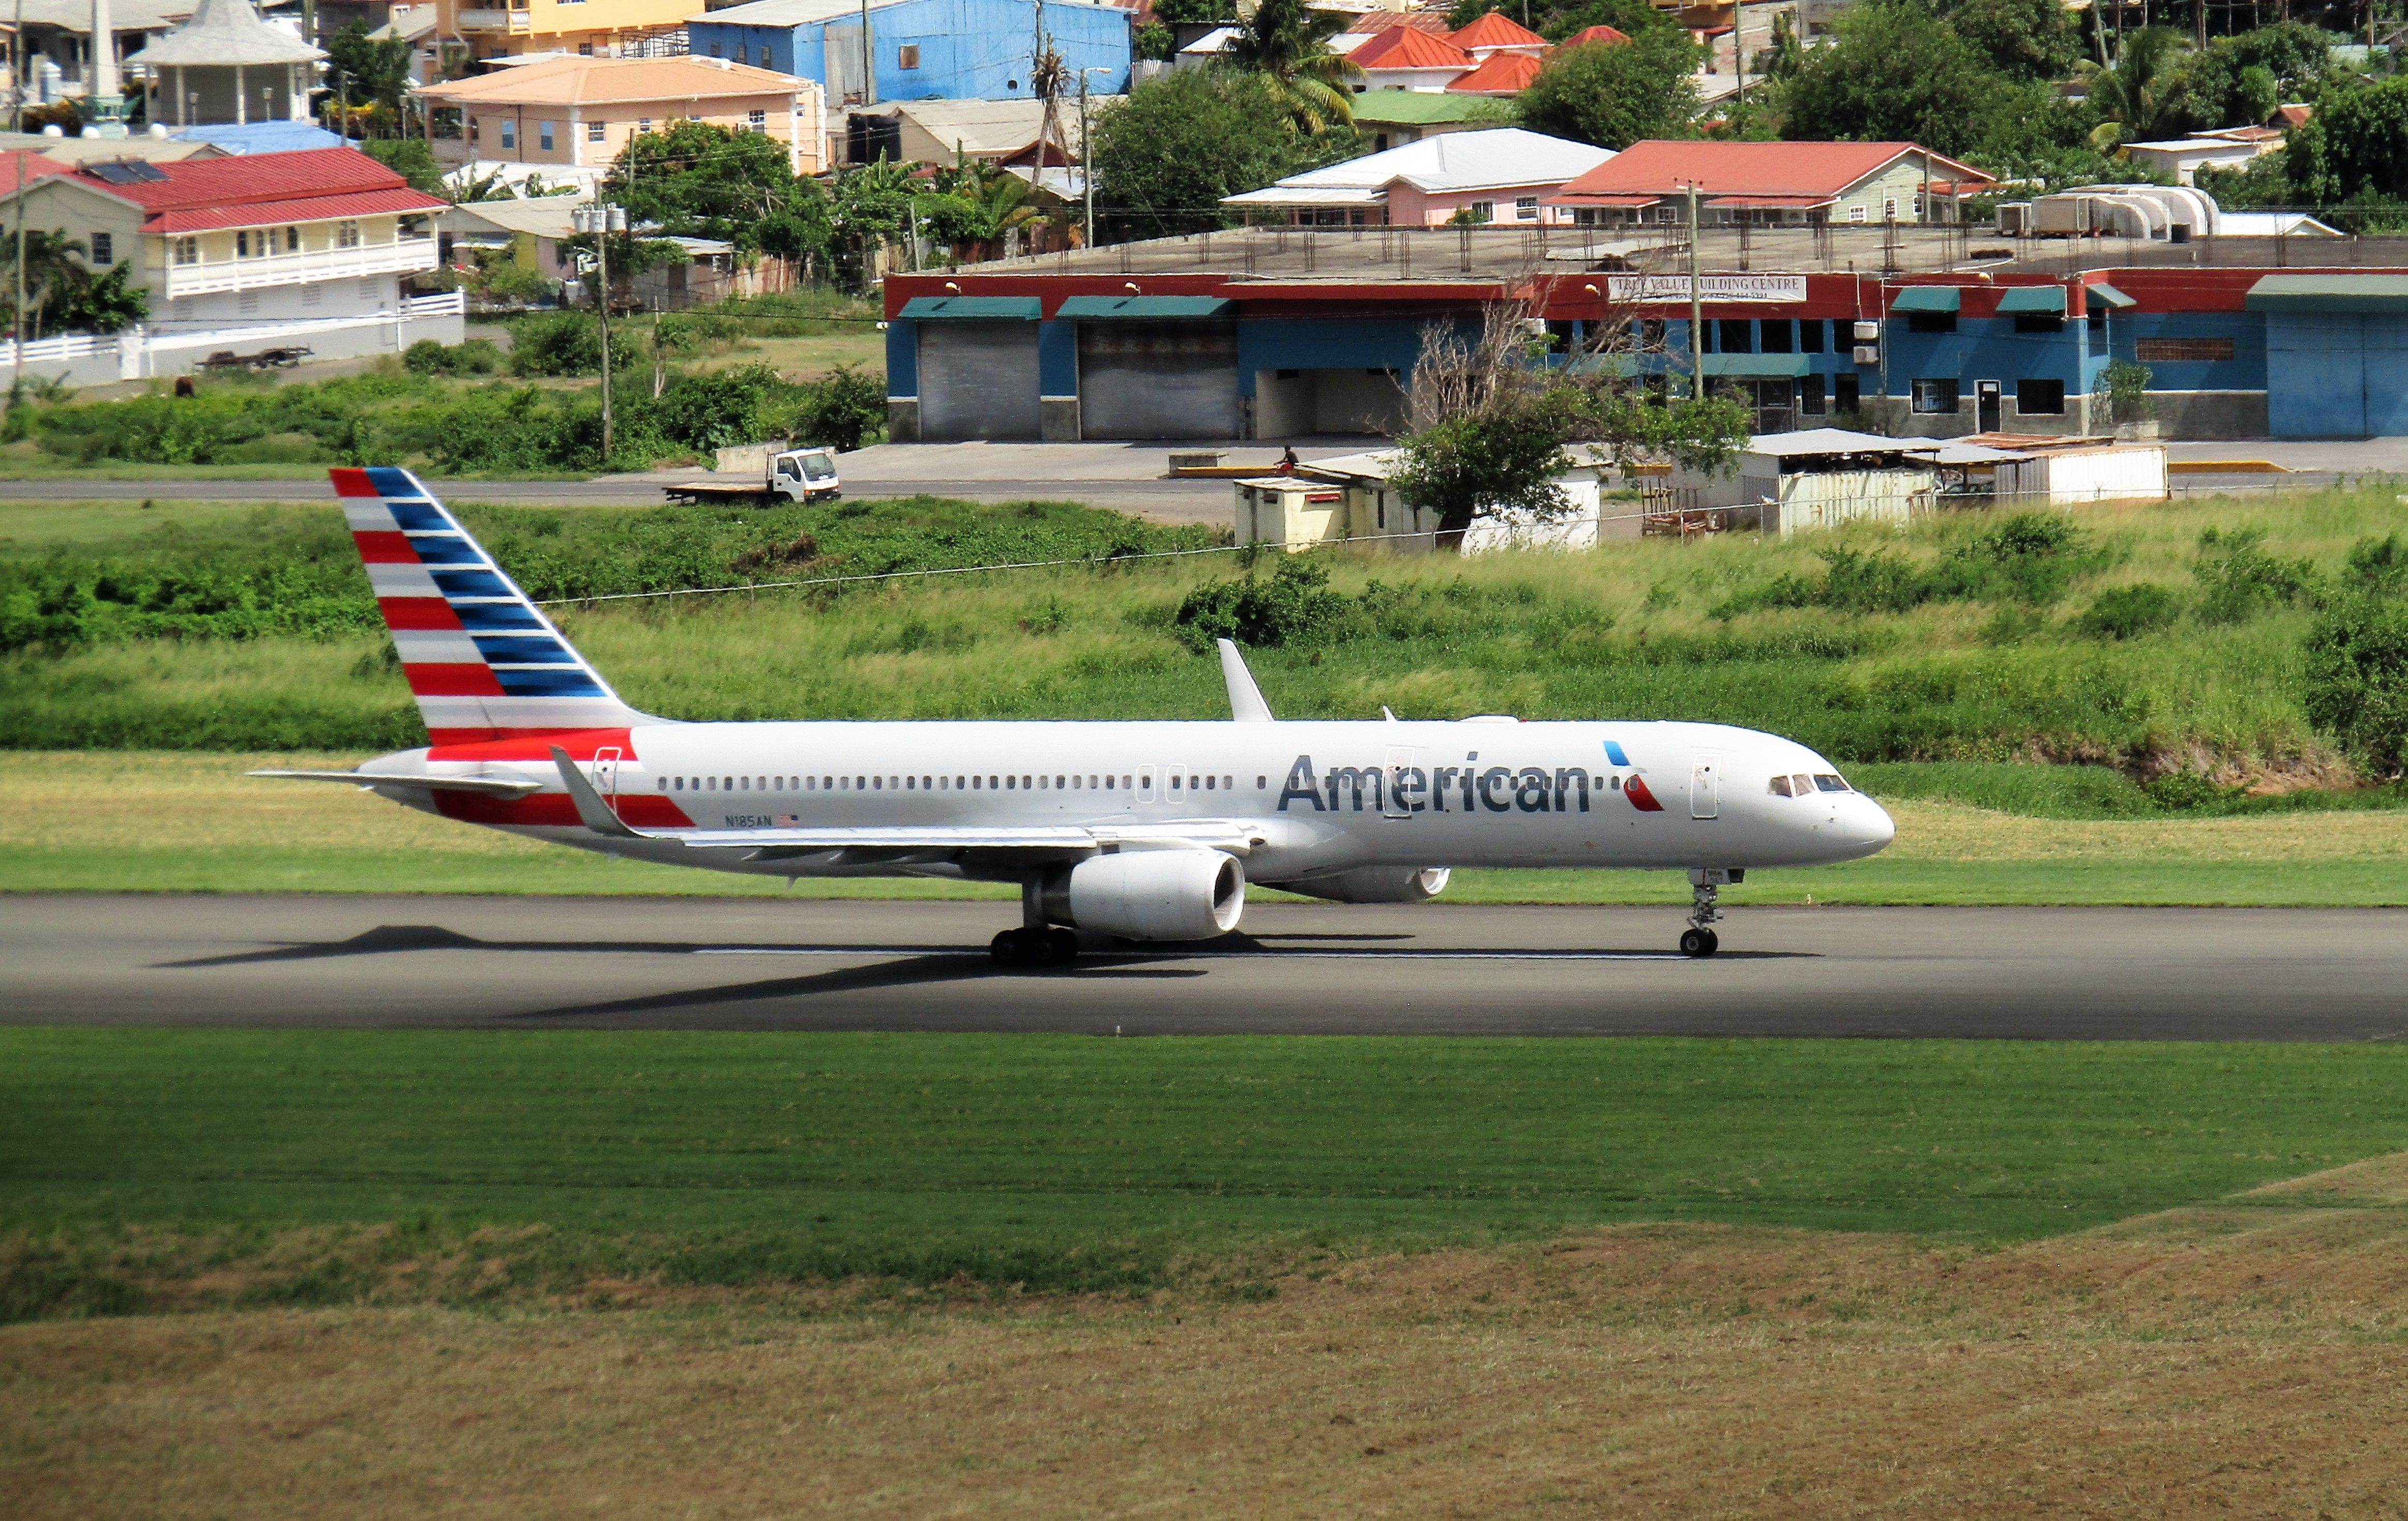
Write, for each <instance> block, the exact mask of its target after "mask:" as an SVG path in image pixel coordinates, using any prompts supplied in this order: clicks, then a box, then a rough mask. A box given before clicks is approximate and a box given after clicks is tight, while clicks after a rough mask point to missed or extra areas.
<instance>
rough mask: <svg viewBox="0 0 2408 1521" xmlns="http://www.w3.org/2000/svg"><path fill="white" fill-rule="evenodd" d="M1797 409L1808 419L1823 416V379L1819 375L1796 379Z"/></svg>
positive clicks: (1801, 376) (1802, 376) (1803, 376)
mask: <svg viewBox="0 0 2408 1521" xmlns="http://www.w3.org/2000/svg"><path fill="white" fill-rule="evenodd" d="M1798 409H1799V411H1801V412H1803V413H1805V414H1806V415H1807V416H1808V417H1820V416H1822V415H1823V412H1824V403H1823V377H1821V376H1820V375H1800V376H1799V377H1798Z"/></svg>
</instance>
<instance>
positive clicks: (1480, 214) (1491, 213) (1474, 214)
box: [1464, 201, 1497, 222]
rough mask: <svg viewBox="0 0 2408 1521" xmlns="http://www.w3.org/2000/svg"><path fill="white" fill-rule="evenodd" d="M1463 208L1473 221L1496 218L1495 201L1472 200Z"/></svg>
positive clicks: (1491, 220) (1490, 220)
mask: <svg viewBox="0 0 2408 1521" xmlns="http://www.w3.org/2000/svg"><path fill="white" fill-rule="evenodd" d="M1464 209H1465V210H1466V211H1468V212H1469V213H1470V214H1471V220H1472V221H1474V222H1494V221H1496V220H1497V203H1496V202H1495V201H1474V202H1472V203H1471V204H1470V205H1469V206H1467V207H1465V208H1464Z"/></svg>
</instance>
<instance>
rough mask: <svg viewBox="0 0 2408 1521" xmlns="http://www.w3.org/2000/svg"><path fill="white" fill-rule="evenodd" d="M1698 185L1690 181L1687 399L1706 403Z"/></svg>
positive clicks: (1704, 308) (1703, 287) (1704, 319)
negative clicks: (1688, 377) (1691, 370)
mask: <svg viewBox="0 0 2408 1521" xmlns="http://www.w3.org/2000/svg"><path fill="white" fill-rule="evenodd" d="M1698 230H1699V229H1698V182H1697V181H1696V180H1694V179H1692V180H1690V181H1689V363H1690V366H1691V368H1692V369H1693V370H1694V371H1695V372H1696V373H1695V374H1693V375H1692V376H1691V377H1690V381H1689V399H1690V400H1692V401H1703V400H1705V399H1706V296H1705V284H1706V280H1705V276H1704V275H1703V274H1702V273H1700V272H1699V265H1698V260H1699V252H1698V242H1699V237H1698Z"/></svg>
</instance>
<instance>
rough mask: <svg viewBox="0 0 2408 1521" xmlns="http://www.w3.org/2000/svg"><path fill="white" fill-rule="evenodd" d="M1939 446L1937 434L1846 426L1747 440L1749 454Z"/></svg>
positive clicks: (1919, 450)
mask: <svg viewBox="0 0 2408 1521" xmlns="http://www.w3.org/2000/svg"><path fill="white" fill-rule="evenodd" d="M1706 357H1707V358H1709V359H1712V358H1713V355H1712V354H1708V355H1707V356H1706ZM1940 448H1941V444H1940V440H1939V439H1937V438H1884V437H1882V436H1881V435H1880V434H1878V433H1851V432H1849V431H1848V430H1847V429H1845V428H1800V429H1799V430H1798V431H1796V432H1794V433H1759V434H1757V435H1756V437H1754V438H1750V439H1748V441H1747V452H1749V453H1751V454H1785V455H1802V454H1935V453H1938V452H1940Z"/></svg>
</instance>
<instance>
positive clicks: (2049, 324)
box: [2015, 311, 2065, 333]
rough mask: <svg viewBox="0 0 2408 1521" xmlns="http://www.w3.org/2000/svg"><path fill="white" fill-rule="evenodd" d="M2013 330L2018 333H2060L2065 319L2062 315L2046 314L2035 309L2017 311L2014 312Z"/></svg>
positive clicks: (2063, 328) (2063, 327) (2063, 329)
mask: <svg viewBox="0 0 2408 1521" xmlns="http://www.w3.org/2000/svg"><path fill="white" fill-rule="evenodd" d="M2015 331H2016V332H2018V333H2062V332H2064V331H2065V319H2064V318H2062V317H2050V316H2046V315H2044V314H2042V313H2041V312H2036V311H2019V312H2016V313H2015Z"/></svg>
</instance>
